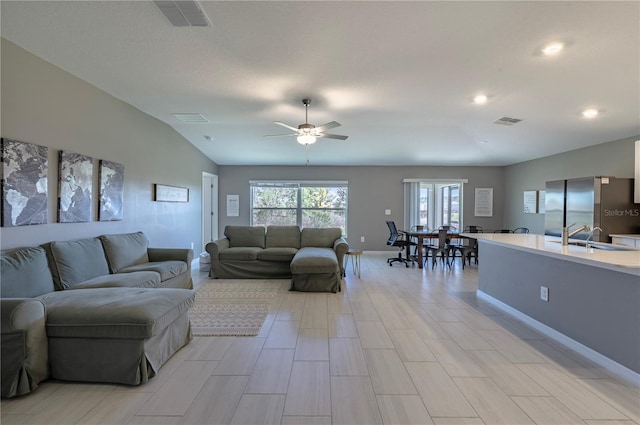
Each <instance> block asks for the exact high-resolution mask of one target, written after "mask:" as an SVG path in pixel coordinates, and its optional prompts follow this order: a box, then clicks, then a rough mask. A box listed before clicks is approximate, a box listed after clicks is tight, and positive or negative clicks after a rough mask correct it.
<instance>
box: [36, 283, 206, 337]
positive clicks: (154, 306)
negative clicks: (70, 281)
mask: <svg viewBox="0 0 640 425" xmlns="http://www.w3.org/2000/svg"><path fill="white" fill-rule="evenodd" d="M194 297H195V292H194V291H190V290H188V289H151V288H97V289H92V290H86V291H58V292H53V293H49V294H45V295H42V296H41V297H39V299H40V300H42V302H43V303H44V305H45V307H46V310H47V335H48V336H49V338H96V339H148V338H150V337H152V336H153V335H156V334H157V333H159V332H160V331H162V330H163V329H165V328H166V327H167V326H168V325H169V324H170V323H171V322H173V321H174V320H175V319H176V318H178V317H179V316H181V315H182V314H183V313H185V312H187V311H189V309H190V308H191V306H192V305H193V302H194Z"/></svg>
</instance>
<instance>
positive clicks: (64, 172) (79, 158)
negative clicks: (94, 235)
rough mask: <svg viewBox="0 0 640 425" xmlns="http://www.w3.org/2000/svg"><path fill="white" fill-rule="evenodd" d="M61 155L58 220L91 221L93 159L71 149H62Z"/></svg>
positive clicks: (69, 221) (60, 221)
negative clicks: (70, 150)
mask: <svg viewBox="0 0 640 425" xmlns="http://www.w3.org/2000/svg"><path fill="white" fill-rule="evenodd" d="M59 157H60V158H59V164H58V166H59V168H60V172H59V174H58V222H59V223H82V222H87V221H91V218H92V214H91V213H92V204H93V202H92V194H93V159H92V158H91V157H89V156H85V155H81V154H79V153H74V152H69V151H60V154H59Z"/></svg>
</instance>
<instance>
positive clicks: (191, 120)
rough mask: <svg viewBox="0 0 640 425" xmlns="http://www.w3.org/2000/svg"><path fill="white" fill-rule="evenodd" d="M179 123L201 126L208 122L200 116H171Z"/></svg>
mask: <svg viewBox="0 0 640 425" xmlns="http://www.w3.org/2000/svg"><path fill="white" fill-rule="evenodd" d="M173 116H174V117H176V118H177V119H178V120H179V121H182V122H185V123H187V124H202V123H206V122H209V120H208V119H206V118H205V117H203V116H202V115H200V114H173Z"/></svg>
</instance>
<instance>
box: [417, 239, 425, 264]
mask: <svg viewBox="0 0 640 425" xmlns="http://www.w3.org/2000/svg"><path fill="white" fill-rule="evenodd" d="M423 241H424V239H423V237H422V235H418V268H422V267H423V266H422V263H423V260H422V248H423V246H422V243H423Z"/></svg>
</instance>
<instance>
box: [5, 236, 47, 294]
mask: <svg viewBox="0 0 640 425" xmlns="http://www.w3.org/2000/svg"><path fill="white" fill-rule="evenodd" d="M54 290H55V287H54V284H53V279H52V278H51V272H50V271H49V264H48V263H47V254H46V252H45V250H44V249H43V248H41V247H33V248H20V249H12V250H6V251H2V254H1V255H0V295H1V296H2V298H33V297H37V296H38V295H42V294H46V293H47V292H53V291H54Z"/></svg>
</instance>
